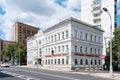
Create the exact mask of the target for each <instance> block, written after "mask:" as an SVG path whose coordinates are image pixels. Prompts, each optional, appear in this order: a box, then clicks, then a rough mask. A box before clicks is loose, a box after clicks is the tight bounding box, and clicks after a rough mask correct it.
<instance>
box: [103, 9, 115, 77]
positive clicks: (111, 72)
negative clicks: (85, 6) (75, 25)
mask: <svg viewBox="0 0 120 80" xmlns="http://www.w3.org/2000/svg"><path fill="white" fill-rule="evenodd" d="M103 10H104V11H105V12H107V13H108V15H109V17H110V22H111V23H110V77H111V78H112V77H113V67H112V17H111V15H110V12H109V11H108V10H107V8H103Z"/></svg>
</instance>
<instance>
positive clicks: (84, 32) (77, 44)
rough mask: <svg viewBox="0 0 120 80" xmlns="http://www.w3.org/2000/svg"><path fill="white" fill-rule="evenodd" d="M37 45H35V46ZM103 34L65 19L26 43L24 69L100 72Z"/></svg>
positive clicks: (93, 27)
mask: <svg viewBox="0 0 120 80" xmlns="http://www.w3.org/2000/svg"><path fill="white" fill-rule="evenodd" d="M36 43H37V44H36ZM102 51H103V30H101V29H99V28H97V27H96V26H92V25H89V24H86V23H84V22H81V21H79V20H77V19H74V18H68V19H66V20H64V21H62V22H60V23H58V24H56V25H54V26H52V27H50V28H48V29H47V30H45V31H42V30H40V31H39V32H38V34H36V35H35V36H34V37H31V38H28V40H27V65H28V66H34V65H35V63H36V62H37V58H38V60H39V61H38V62H39V63H40V64H41V66H42V67H47V68H48V67H49V68H56V69H69V70H71V69H75V68H79V69H84V68H93V67H97V68H101V67H102V63H101V60H100V58H99V56H100V55H102Z"/></svg>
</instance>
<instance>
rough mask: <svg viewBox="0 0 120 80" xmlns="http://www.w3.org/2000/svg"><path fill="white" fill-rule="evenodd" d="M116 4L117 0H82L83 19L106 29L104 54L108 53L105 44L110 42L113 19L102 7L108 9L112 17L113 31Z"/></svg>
mask: <svg viewBox="0 0 120 80" xmlns="http://www.w3.org/2000/svg"><path fill="white" fill-rule="evenodd" d="M114 5H115V0H81V21H84V22H87V23H89V24H92V25H95V26H97V27H99V28H101V29H102V30H104V31H105V32H104V38H103V44H104V48H103V54H104V55H105V54H106V48H105V47H106V46H105V44H108V38H109V37H110V25H111V21H110V16H109V15H108V13H107V12H104V11H103V10H102V9H103V8H104V7H105V8H107V9H108V11H109V13H110V15H111V18H112V31H114V24H115V14H114V13H115V9H114ZM106 39H107V41H106ZM105 42H106V43H105Z"/></svg>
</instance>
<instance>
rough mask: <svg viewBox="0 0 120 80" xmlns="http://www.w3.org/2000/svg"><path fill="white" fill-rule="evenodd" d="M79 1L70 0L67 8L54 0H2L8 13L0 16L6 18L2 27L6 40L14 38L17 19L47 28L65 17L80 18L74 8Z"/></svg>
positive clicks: (1, 2)
mask: <svg viewBox="0 0 120 80" xmlns="http://www.w3.org/2000/svg"><path fill="white" fill-rule="evenodd" d="M79 1H80V0H68V2H67V8H64V7H61V6H59V5H57V4H56V3H54V0H1V1H0V5H2V6H3V8H4V9H5V11H6V14H5V15H4V16H0V18H1V19H2V20H4V23H3V24H2V25H1V26H2V27H1V26H0V29H2V30H3V32H4V33H5V39H6V40H12V25H13V24H14V23H15V22H16V21H20V22H23V23H26V24H30V25H33V26H36V27H40V28H42V29H46V28H48V27H50V26H52V25H54V24H56V23H58V22H59V20H63V19H65V18H68V17H71V16H72V17H76V18H79V14H78V13H77V12H74V11H73V10H72V8H74V7H78V6H79Z"/></svg>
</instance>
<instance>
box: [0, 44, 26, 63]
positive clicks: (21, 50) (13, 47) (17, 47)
mask: <svg viewBox="0 0 120 80" xmlns="http://www.w3.org/2000/svg"><path fill="white" fill-rule="evenodd" d="M26 53H27V52H26V45H24V44H22V43H19V42H18V43H10V44H8V46H7V49H6V50H3V51H2V54H4V55H6V56H10V55H13V56H14V58H15V59H18V58H19V55H20V60H21V61H20V62H21V63H23V62H26Z"/></svg>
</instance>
